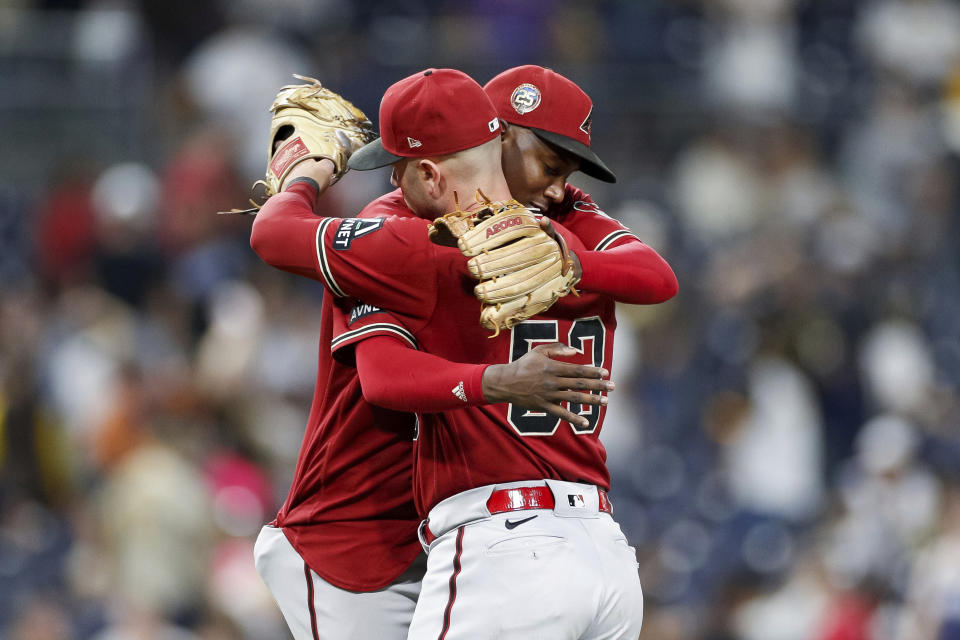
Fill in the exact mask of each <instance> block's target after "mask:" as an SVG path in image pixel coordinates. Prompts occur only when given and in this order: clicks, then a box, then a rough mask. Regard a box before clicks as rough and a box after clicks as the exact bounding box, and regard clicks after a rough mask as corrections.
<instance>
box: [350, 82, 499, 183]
mask: <svg viewBox="0 0 960 640" xmlns="http://www.w3.org/2000/svg"><path fill="white" fill-rule="evenodd" d="M498 135H500V120H499V119H498V118H497V110H496V108H494V106H493V103H492V102H490V98H488V97H487V94H486V93H485V92H484V91H483V87H481V86H480V85H479V84H478V83H477V81H476V80H474V79H473V78H471V77H470V76H468V75H467V74H465V73H463V72H462V71H457V70H456V69H427V70H426V71H421V72H419V73H415V74H413V75H412V76H409V77H407V78H404V79H403V80H401V81H400V82H397V83H396V84H394V85H392V86H391V87H390V88H389V89H387V92H386V93H384V94H383V100H381V101H380V137H379V138H378V139H376V140H374V141H373V142H370V143H368V144H366V145H365V146H363V147H361V148H360V149H358V150H357V151H356V152H355V153H354V154H353V155H351V156H350V160H349V162H348V165H349V166H350V168H351V169H359V170H361V171H364V170H367V169H376V168H378V167H384V166H386V165H388V164H393V163H394V162H396V161H398V160H401V159H402V158H427V157H432V156H443V155H446V154H448V153H455V152H457V151H463V150H464V149H471V148H473V147H476V146H479V145H481V144H483V143H485V142H489V141H490V140H493V139H494V138H496V137H497V136H498Z"/></svg>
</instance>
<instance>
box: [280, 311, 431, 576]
mask: <svg viewBox="0 0 960 640" xmlns="http://www.w3.org/2000/svg"><path fill="white" fill-rule="evenodd" d="M334 313H335V309H334V302H333V296H330V295H325V296H324V300H323V306H322V309H321V317H320V325H321V331H320V351H319V357H318V367H317V384H316V389H315V392H314V398H313V405H312V407H311V409H310V418H309V420H308V422H307V427H306V432H305V434H304V437H303V443H302V445H301V447H300V454H299V458H298V460H297V466H296V470H295V472H294V476H293V482H292V484H291V486H290V491H289V494H288V495H287V499H286V501H285V502H284V504H283V507H282V509H281V510H280V513H279V514H278V515H277V518H276V520H275V521H274V522H273V524H274V525H275V526H278V527H283V531H284V533H285V534H286V536H287V539H288V540H289V541H290V543H291V544H292V545H293V547H294V548H295V549H296V550H297V552H298V553H299V554H300V556H301V557H303V559H304V561H305V562H306V563H307V564H308V565H309V566H310V568H311V569H313V570H314V571H315V572H317V573H318V574H319V575H320V576H321V577H323V579H324V580H326V581H327V582H329V583H331V584H333V585H335V586H337V587H340V588H342V589H349V590H353V591H373V590H376V589H381V588H383V587H385V586H387V585H389V584H391V583H392V582H393V581H394V580H395V579H396V578H397V576H399V575H400V574H401V573H403V571H404V570H406V569H407V567H409V566H410V563H412V562H413V560H414V558H416V557H417V555H418V554H419V553H420V552H421V547H420V544H419V542H418V541H417V537H416V528H417V524H418V523H419V518H418V516H417V512H416V509H415V508H414V504H413V495H412V492H411V474H412V463H413V452H412V449H413V438H414V434H415V423H416V416H414V415H412V414H409V413H400V412H396V411H390V410H388V409H383V408H381V407H376V406H373V405H370V404H369V403H368V402H366V400H364V398H363V392H362V390H361V388H360V380H359V377H358V376H357V370H356V369H355V368H354V367H352V366H349V365H344V364H342V363H340V362H338V361H336V360H334V359H333V358H332V357H331V348H330V345H331V340H332V339H333V314H334ZM384 320H386V322H389V323H390V324H393V325H396V324H397V323H396V321H394V320H392V319H390V318H389V316H388V315H387V314H385V313H382V312H381V313H368V314H365V315H364V317H363V318H362V322H363V323H365V324H370V325H374V326H376V325H377V324H379V323H381V322H383V321H384Z"/></svg>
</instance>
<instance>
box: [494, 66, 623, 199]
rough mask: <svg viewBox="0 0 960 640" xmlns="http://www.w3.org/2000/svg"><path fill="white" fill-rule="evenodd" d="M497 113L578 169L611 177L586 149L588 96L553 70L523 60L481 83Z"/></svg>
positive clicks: (606, 179) (590, 109) (589, 112)
mask: <svg viewBox="0 0 960 640" xmlns="http://www.w3.org/2000/svg"><path fill="white" fill-rule="evenodd" d="M483 89H484V91H486V92H487V95H488V96H490V100H492V101H493V104H494V106H495V107H496V109H497V113H498V115H499V116H500V117H501V118H502V119H503V120H505V121H506V122H509V123H511V124H516V125H520V126H521V127H527V128H528V129H531V130H532V131H533V132H534V133H535V134H537V135H538V136H539V137H540V138H542V139H543V140H546V141H547V142H549V143H550V144H553V145H556V146H558V147H560V148H561V149H563V150H565V151H568V152H570V153H571V154H573V155H574V156H576V157H577V158H579V159H580V171H582V172H584V173H585V174H587V175H588V176H590V177H593V178H596V179H597V180H602V181H603V182H616V181H617V177H616V176H615V175H613V172H612V171H610V169H608V168H607V165H605V164H604V163H603V161H602V160H601V159H600V158H599V157H598V156H597V154H596V153H594V152H593V150H592V149H590V127H591V125H592V119H593V102H592V101H591V100H590V96H588V95H587V94H586V93H584V91H583V89H581V88H580V87H578V86H577V85H576V84H575V83H574V82H572V81H570V80H568V79H567V78H565V77H563V76H562V75H560V74H559V73H557V72H556V71H553V70H551V69H546V68H544V67H538V66H537V65H533V64H528V65H523V66H522V67H514V68H512V69H507V70H506V71H504V72H503V73H501V74H499V75H497V76H496V77H494V78H493V79H492V80H490V82H488V83H487V84H486V86H484V88H483Z"/></svg>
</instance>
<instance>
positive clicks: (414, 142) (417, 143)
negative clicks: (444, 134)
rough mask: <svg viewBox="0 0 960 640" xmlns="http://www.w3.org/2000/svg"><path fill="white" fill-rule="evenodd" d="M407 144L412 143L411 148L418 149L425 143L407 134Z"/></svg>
mask: <svg viewBox="0 0 960 640" xmlns="http://www.w3.org/2000/svg"><path fill="white" fill-rule="evenodd" d="M407 144H408V145H410V148H411V149H416V148H417V147H422V146H423V143H422V142H420V141H419V140H417V139H416V138H411V137H410V136H407Z"/></svg>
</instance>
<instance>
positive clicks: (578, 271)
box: [540, 216, 583, 282]
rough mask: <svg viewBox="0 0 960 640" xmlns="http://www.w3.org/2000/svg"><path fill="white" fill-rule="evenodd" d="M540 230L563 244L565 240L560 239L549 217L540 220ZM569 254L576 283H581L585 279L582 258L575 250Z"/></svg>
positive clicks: (569, 251)
mask: <svg viewBox="0 0 960 640" xmlns="http://www.w3.org/2000/svg"><path fill="white" fill-rule="evenodd" d="M540 228H541V229H543V230H544V232H545V233H546V234H547V235H548V236H550V237H551V238H553V239H554V240H556V241H557V242H558V243H561V244H562V243H563V238H562V237H560V234H559V233H557V230H556V229H554V228H553V222H552V221H551V220H550V218H548V217H547V216H543V217H542V218H540ZM568 253H569V254H570V260H571V261H572V262H573V278H574V282H580V278H581V277H583V267H582V266H581V265H580V258H579V257H578V256H577V252H576V251H574V250H573V249H569V250H568Z"/></svg>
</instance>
